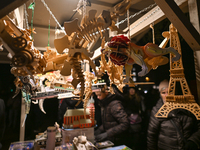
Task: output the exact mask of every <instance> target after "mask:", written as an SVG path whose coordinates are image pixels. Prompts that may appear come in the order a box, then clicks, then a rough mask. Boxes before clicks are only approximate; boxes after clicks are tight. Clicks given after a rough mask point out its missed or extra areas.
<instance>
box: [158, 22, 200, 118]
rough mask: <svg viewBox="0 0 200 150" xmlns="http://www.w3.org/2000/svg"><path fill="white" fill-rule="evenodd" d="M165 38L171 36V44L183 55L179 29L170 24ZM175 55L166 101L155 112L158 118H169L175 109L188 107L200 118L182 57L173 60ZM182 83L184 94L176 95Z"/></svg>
mask: <svg viewBox="0 0 200 150" xmlns="http://www.w3.org/2000/svg"><path fill="white" fill-rule="evenodd" d="M163 35H165V38H168V37H170V38H169V39H170V46H171V47H173V48H174V49H176V51H177V52H178V53H179V54H180V55H181V53H182V52H181V45H180V40H179V37H178V33H177V29H176V28H175V27H174V26H173V24H171V25H170V31H169V32H164V33H163ZM172 59H173V55H172V54H170V82H169V89H168V95H167V96H166V102H165V103H164V104H163V106H162V107H161V108H160V109H159V110H158V112H157V113H156V114H155V116H156V117H158V118H167V117H168V114H169V113H170V112H171V111H172V110H174V109H186V110H188V111H190V112H191V113H193V114H194V116H195V117H196V119H197V120H200V107H199V105H198V104H197V103H196V102H195V99H194V96H193V95H192V94H191V92H190V89H189V86H188V84H187V81H186V79H185V74H184V68H183V64H182V59H179V60H177V61H172ZM177 83H180V86H181V89H182V95H175V91H176V84H177Z"/></svg>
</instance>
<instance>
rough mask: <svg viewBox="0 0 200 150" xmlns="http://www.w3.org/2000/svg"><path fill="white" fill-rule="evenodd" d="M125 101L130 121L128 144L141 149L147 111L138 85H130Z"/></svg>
mask: <svg viewBox="0 0 200 150" xmlns="http://www.w3.org/2000/svg"><path fill="white" fill-rule="evenodd" d="M123 102H124V109H125V112H126V113H127V115H128V119H129V123H130V128H129V139H128V140H129V144H128V146H129V147H130V148H132V149H137V150H139V149H141V146H142V144H141V133H142V121H143V116H144V111H145V107H144V102H143V98H142V96H141V95H140V94H139V93H137V88H136V87H129V90H128V94H126V95H125V97H124V100H123Z"/></svg>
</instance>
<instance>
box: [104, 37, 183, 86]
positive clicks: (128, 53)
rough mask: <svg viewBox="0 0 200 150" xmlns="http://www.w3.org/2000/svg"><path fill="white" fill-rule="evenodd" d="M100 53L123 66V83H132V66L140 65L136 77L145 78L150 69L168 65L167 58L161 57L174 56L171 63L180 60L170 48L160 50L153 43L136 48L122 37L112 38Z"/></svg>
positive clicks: (176, 53) (177, 54)
mask: <svg viewBox="0 0 200 150" xmlns="http://www.w3.org/2000/svg"><path fill="white" fill-rule="evenodd" d="M102 53H103V54H105V55H107V56H108V57H109V59H110V60H111V61H112V62H113V63H114V64H116V65H123V66H125V70H126V79H124V83H130V82H133V81H132V79H131V78H130V71H131V69H132V65H133V64H138V65H140V66H141V67H142V71H140V72H139V73H138V75H139V76H145V75H146V74H147V73H148V72H149V71H150V70H151V69H156V68H157V67H158V66H160V65H164V64H167V63H168V58H167V57H165V56H163V55H165V54H169V53H172V54H174V55H175V57H173V58H172V61H176V60H178V59H179V58H180V54H179V53H178V52H177V51H176V50H175V49H173V48H172V47H168V48H160V47H159V46H157V45H156V44H153V43H147V44H146V45H145V46H138V45H136V44H134V43H131V42H130V40H129V39H128V38H127V37H125V36H124V35H117V36H115V37H113V38H112V39H111V41H110V42H108V43H107V45H106V46H105V48H104V49H102Z"/></svg>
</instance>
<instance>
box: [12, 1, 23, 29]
mask: <svg viewBox="0 0 200 150" xmlns="http://www.w3.org/2000/svg"><path fill="white" fill-rule="evenodd" d="M14 12H15V16H16V20H17V26H18V27H20V28H23V23H24V21H23V20H24V5H21V6H20V7H18V8H16V9H15V10H14Z"/></svg>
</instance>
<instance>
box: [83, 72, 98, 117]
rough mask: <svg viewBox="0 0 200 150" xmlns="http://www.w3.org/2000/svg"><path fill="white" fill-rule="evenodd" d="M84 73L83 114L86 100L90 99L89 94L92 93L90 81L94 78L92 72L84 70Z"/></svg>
mask: <svg viewBox="0 0 200 150" xmlns="http://www.w3.org/2000/svg"><path fill="white" fill-rule="evenodd" d="M84 75H85V85H86V86H85V91H84V95H85V97H84V100H83V101H84V105H83V108H84V116H85V114H86V108H87V104H88V100H89V99H90V97H91V95H92V81H93V80H94V79H95V75H94V74H93V73H92V72H89V71H85V72H84Z"/></svg>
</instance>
